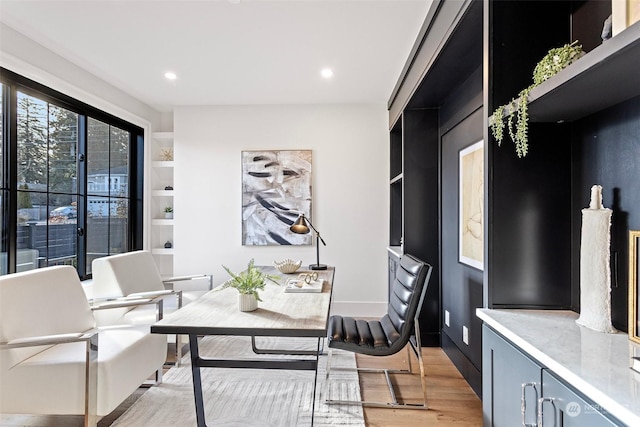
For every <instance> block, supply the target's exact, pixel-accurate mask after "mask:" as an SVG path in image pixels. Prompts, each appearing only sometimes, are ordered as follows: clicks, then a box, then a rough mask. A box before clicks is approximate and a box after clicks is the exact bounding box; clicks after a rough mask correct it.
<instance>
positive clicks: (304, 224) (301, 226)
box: [289, 213, 327, 270]
mask: <svg viewBox="0 0 640 427" xmlns="http://www.w3.org/2000/svg"><path fill="white" fill-rule="evenodd" d="M309 227H311V229H313V231H315V232H316V263H315V264H311V265H310V266H309V268H310V269H311V270H326V269H327V266H326V265H325V264H320V243H319V242H318V241H320V242H322V244H323V245H325V246H327V244H326V243H325V242H324V239H323V238H322V237H320V233H319V232H318V230H316V228H315V227H314V226H313V224H311V221H309V220H308V219H307V217H305V216H304V214H303V213H301V214H300V216H299V217H298V219H296V222H294V223H293V225H292V226H291V227H289V230H291V231H292V232H294V233H296V234H307V233H308V232H309Z"/></svg>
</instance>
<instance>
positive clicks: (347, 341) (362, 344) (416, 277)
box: [324, 254, 433, 409]
mask: <svg viewBox="0 0 640 427" xmlns="http://www.w3.org/2000/svg"><path fill="white" fill-rule="evenodd" d="M432 269H433V268H432V267H431V265H429V264H427V263H425V262H423V261H420V260H419V259H417V258H415V257H414V256H412V255H408V254H405V255H403V256H402V258H401V259H400V264H399V266H398V268H397V270H396V276H395V279H394V281H393V285H392V287H391V295H390V298H389V306H388V310H387V314H385V315H384V316H383V317H382V318H381V319H380V320H369V321H367V320H362V319H354V318H353V317H342V316H331V317H330V318H329V328H328V332H327V342H328V347H329V356H328V360H327V371H326V378H325V388H324V398H325V402H326V403H328V404H342V405H345V404H347V405H348V404H353V405H362V406H376V407H388V408H398V409H400V408H404V409H427V391H426V386H425V375H424V364H423V361H422V354H421V352H420V348H421V343H420V325H419V322H418V316H419V315H420V309H421V308H422V303H423V301H424V296H425V294H426V291H427V286H428V283H429V278H430V277H431V271H432ZM412 337H413V339H412ZM414 340H415V341H414ZM407 344H409V345H407ZM405 347H406V348H407V352H408V360H409V367H408V369H406V370H389V369H364V368H358V371H359V372H380V373H384V374H385V376H386V379H387V384H388V386H389V393H390V394H391V399H392V401H391V402H370V401H352V400H335V399H331V398H329V397H330V396H329V395H328V392H329V376H330V373H331V357H332V353H333V349H334V348H336V349H341V350H346V351H351V352H354V353H360V354H368V355H371V356H390V355H392V354H395V353H397V352H399V351H400V350H402V349H403V348H405ZM410 349H411V350H413V351H414V353H415V355H416V356H417V358H418V363H419V364H420V380H421V383H422V392H423V398H424V400H423V403H421V404H420V403H419V404H413V403H400V402H398V400H397V399H396V394H395V391H394V389H393V385H392V383H391V379H390V377H389V374H390V373H412V368H411V350H410Z"/></svg>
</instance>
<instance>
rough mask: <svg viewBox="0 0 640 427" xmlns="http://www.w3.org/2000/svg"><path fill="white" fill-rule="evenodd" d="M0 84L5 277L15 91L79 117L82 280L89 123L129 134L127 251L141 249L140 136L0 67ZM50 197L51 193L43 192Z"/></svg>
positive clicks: (11, 267)
mask: <svg viewBox="0 0 640 427" xmlns="http://www.w3.org/2000/svg"><path fill="white" fill-rule="evenodd" d="M0 83H2V86H3V90H2V97H3V99H2V109H3V111H2V124H1V125H2V142H1V143H2V147H1V149H2V153H3V155H2V162H3V165H2V176H0V191H1V192H2V196H3V203H2V209H3V212H2V215H0V218H1V219H2V221H1V224H0V226H1V227H2V240H1V242H0V251H2V252H6V253H7V258H6V259H7V270H6V271H7V272H8V273H13V272H15V271H16V248H17V228H18V222H17V211H18V200H17V194H18V185H17V184H18V183H17V153H18V147H17V139H18V135H17V123H18V122H17V120H18V119H17V109H18V105H17V93H18V91H19V92H21V93H24V94H26V95H29V96H33V97H36V98H38V99H40V100H42V101H45V102H47V103H50V104H53V105H56V106H58V107H62V108H65V109H67V110H69V111H71V112H73V113H76V114H78V149H77V156H78V159H79V160H78V162H77V164H78V167H77V180H78V186H77V189H76V191H77V193H76V194H77V197H78V215H77V225H78V233H77V237H76V238H77V240H76V251H77V267H76V268H77V270H78V275H79V277H80V278H81V279H88V278H91V274H90V273H88V271H89V270H90V266H89V265H87V252H86V248H87V245H86V242H87V236H86V233H85V232H84V231H85V230H86V229H87V214H86V209H87V206H88V198H89V194H88V191H87V180H88V175H87V161H86V159H87V140H88V121H89V119H94V120H98V121H100V122H103V123H105V124H107V125H110V126H113V127H116V128H119V129H122V130H124V131H127V132H129V153H128V156H129V162H128V165H129V171H128V173H129V181H128V187H129V196H128V198H127V199H128V204H129V210H128V217H127V223H128V227H127V231H126V234H127V235H126V239H127V248H128V250H129V251H133V250H139V249H142V247H143V226H144V223H143V218H144V216H143V188H144V130H143V129H142V128H141V127H139V126H136V125H134V124H132V123H130V122H127V121H126V120H123V119H120V118H118V117H116V116H114V115H112V114H109V113H107V112H105V111H102V110H100V109H98V108H96V107H93V106H91V105H89V104H86V103H84V102H82V101H79V100H77V99H75V98H73V97H71V96H68V95H66V94H64V93H61V92H58V91H56V90H54V89H51V88H49V87H47V86H45V85H43V84H41V83H38V82H35V81H33V80H30V79H28V78H26V77H24V76H21V75H19V74H16V73H14V72H12V71H9V70H7V69H5V68H2V67H0ZM47 192H49V188H47Z"/></svg>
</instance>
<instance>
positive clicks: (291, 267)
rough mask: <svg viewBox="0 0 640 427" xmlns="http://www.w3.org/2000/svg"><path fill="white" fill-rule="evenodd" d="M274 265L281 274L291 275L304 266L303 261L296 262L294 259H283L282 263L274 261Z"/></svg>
mask: <svg viewBox="0 0 640 427" xmlns="http://www.w3.org/2000/svg"><path fill="white" fill-rule="evenodd" d="M273 265H274V266H275V267H276V268H277V269H278V271H279V272H280V273H283V274H291V273H295V272H296V271H298V269H299V268H300V266H301V265H302V260H299V261H294V260H292V259H288V258H287V259H283V260H282V261H273Z"/></svg>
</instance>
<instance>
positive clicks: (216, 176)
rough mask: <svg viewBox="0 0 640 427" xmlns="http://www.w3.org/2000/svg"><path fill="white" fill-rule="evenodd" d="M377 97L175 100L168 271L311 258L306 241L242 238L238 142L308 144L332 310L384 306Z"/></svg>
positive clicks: (384, 139)
mask: <svg viewBox="0 0 640 427" xmlns="http://www.w3.org/2000/svg"><path fill="white" fill-rule="evenodd" d="M387 121H388V113H387V109H386V106H385V105H383V104H380V105H326V106H318V105H296V106H238V107H233V106H232V107H217V106H216V107H213V106H212V107H177V108H176V109H175V110H174V153H175V162H176V164H175V171H174V188H175V192H176V193H175V196H174V210H175V227H174V248H175V255H174V273H175V274H178V275H180V274H188V273H196V272H203V273H204V272H206V273H212V274H214V283H221V282H222V281H223V280H226V277H227V276H226V273H225V272H224V270H222V267H221V265H223V264H224V265H226V266H227V267H229V268H231V269H232V270H233V271H240V270H242V269H243V268H245V267H246V263H247V262H248V261H249V260H250V259H251V258H254V259H255V261H256V264H272V263H273V261H274V260H281V259H283V258H291V259H302V261H303V265H304V264H310V263H314V262H315V258H316V255H315V253H316V252H315V250H316V249H315V246H243V245H242V241H241V234H242V224H241V162H240V156H241V151H243V150H266V149H311V150H312V152H313V154H312V156H313V170H312V173H313V182H312V197H313V202H312V209H313V212H312V217H311V218H312V221H313V224H314V226H316V228H317V229H318V230H319V231H320V233H321V235H322V236H323V238H324V239H325V241H326V243H327V246H321V247H320V261H321V262H322V263H326V264H329V265H333V266H335V267H336V275H335V288H334V305H333V306H334V312H336V313H343V314H351V315H365V316H367V315H370V316H378V315H380V314H382V313H383V312H385V311H386V300H387V253H386V245H387V242H388V234H389V233H388V224H389V221H388V212H389V203H388V200H389V197H388V188H389V185H388V182H389V162H388V159H389V143H388V138H389V137H388V130H387V129H388V127H387Z"/></svg>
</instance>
